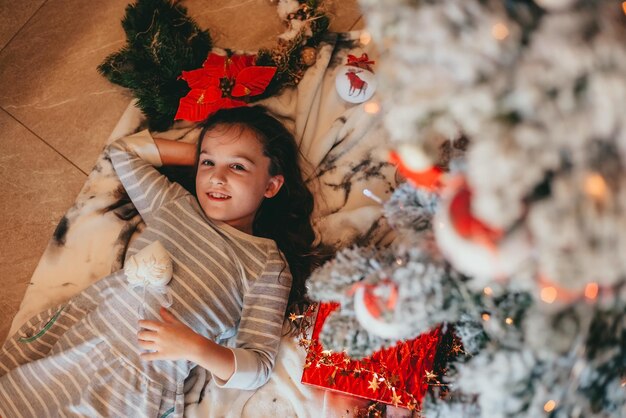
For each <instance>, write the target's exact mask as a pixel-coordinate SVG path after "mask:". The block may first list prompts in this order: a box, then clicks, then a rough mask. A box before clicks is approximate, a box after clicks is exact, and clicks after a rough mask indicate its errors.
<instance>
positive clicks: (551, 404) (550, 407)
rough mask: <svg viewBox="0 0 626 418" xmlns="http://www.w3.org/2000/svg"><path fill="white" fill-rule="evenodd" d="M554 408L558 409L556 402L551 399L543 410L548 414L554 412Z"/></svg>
mask: <svg viewBox="0 0 626 418" xmlns="http://www.w3.org/2000/svg"><path fill="white" fill-rule="evenodd" d="M554 408H556V402H554V401H553V400H552V399H550V400H549V401H548V402H546V403H545V404H544V405H543V410H544V411H546V412H552V411H554Z"/></svg>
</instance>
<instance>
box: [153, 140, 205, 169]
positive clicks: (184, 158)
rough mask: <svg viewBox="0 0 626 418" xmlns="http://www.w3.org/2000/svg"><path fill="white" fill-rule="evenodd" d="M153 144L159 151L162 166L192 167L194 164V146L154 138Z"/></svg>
mask: <svg viewBox="0 0 626 418" xmlns="http://www.w3.org/2000/svg"><path fill="white" fill-rule="evenodd" d="M154 143H155V144H156V146H157V148H158V149H159V154H160V155H161V161H162V162H163V165H194V164H195V162H196V145H195V144H188V143H186V142H178V141H170V140H169V139H161V138H154Z"/></svg>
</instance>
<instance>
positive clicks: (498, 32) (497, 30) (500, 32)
mask: <svg viewBox="0 0 626 418" xmlns="http://www.w3.org/2000/svg"><path fill="white" fill-rule="evenodd" d="M491 35H492V36H493V37H494V38H496V39H497V40H498V41H503V40H504V39H506V38H507V36H509V28H507V27H506V25H505V24H504V23H496V24H495V25H493V26H492V28H491Z"/></svg>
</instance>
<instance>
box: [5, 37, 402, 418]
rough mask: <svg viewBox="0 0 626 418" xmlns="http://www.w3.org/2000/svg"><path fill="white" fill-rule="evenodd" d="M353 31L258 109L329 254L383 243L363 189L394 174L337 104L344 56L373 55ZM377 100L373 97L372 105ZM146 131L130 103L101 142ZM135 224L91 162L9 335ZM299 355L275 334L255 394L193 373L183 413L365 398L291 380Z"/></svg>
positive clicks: (114, 256)
mask: <svg viewBox="0 0 626 418" xmlns="http://www.w3.org/2000/svg"><path fill="white" fill-rule="evenodd" d="M358 39H359V33H358V32H350V33H344V34H329V36H328V38H327V39H326V40H325V41H324V42H323V43H322V44H321V47H320V50H319V53H318V57H317V61H316V63H315V65H314V66H312V67H311V68H309V69H308V71H307V72H306V74H305V76H304V78H303V79H302V81H301V82H300V84H299V85H298V87H297V88H295V89H290V90H287V91H284V92H283V93H282V94H281V95H279V96H277V97H273V98H270V99H267V100H265V101H264V102H263V103H262V104H263V105H265V106H266V107H268V108H269V109H270V111H271V112H272V113H274V114H275V115H276V116H277V117H279V118H280V119H281V120H283V121H284V123H285V124H286V125H287V127H288V128H290V129H291V130H292V132H293V133H294V134H295V137H296V139H297V140H298V141H299V145H300V150H301V152H302V155H303V157H304V160H306V161H304V160H303V162H302V164H303V167H304V169H305V172H306V173H307V176H308V178H309V185H310V187H311V189H312V190H313V192H314V195H315V198H316V208H315V213H314V216H315V223H316V231H317V233H318V235H319V238H320V239H321V241H322V242H324V243H327V244H331V245H333V246H335V247H337V248H340V247H343V246H346V245H350V244H352V243H355V242H359V243H360V244H366V243H377V242H381V241H386V240H387V239H388V238H389V235H388V234H389V231H388V228H387V226H386V224H385V222H384V220H383V218H382V217H381V215H382V208H381V206H380V205H379V204H377V203H375V202H374V201H372V200H370V199H369V198H367V197H365V196H364V195H363V193H362V191H363V190H364V189H365V188H367V189H369V190H371V191H372V192H373V193H375V194H376V195H378V196H379V197H380V198H382V199H386V197H387V196H388V195H389V194H390V193H391V192H392V191H393V189H394V188H395V186H396V184H395V177H394V173H395V168H394V167H392V166H391V165H390V164H388V163H387V162H386V154H385V142H386V141H385V136H386V134H385V131H384V129H383V128H382V124H381V122H380V119H381V118H380V115H379V114H374V115H372V114H368V113H366V112H365V111H364V106H363V105H362V104H361V105H353V104H349V103H347V102H344V101H342V100H341V99H340V98H339V96H338V95H337V92H336V90H335V76H336V73H337V71H338V70H339V67H340V66H341V65H342V64H344V63H345V62H346V58H347V55H348V54H353V55H357V56H360V55H361V53H362V52H367V53H368V54H369V55H370V57H375V56H376V54H375V51H372V50H370V49H369V48H368V47H365V46H363V45H360V44H359V41H358ZM375 99H376V97H374V100H375ZM144 126H145V120H144V118H143V115H142V114H141V112H140V111H139V110H138V109H137V108H136V107H135V106H134V104H133V103H132V102H131V104H130V105H129V106H128V108H127V110H126V112H125V113H124V115H123V116H122V118H121V120H120V121H119V123H118V125H117V126H116V128H115V129H114V131H113V133H112V134H111V135H110V137H109V138H108V140H107V143H109V142H112V141H113V140H115V139H117V138H120V137H122V136H125V135H129V134H132V133H134V132H136V131H138V130H140V129H143V128H144ZM155 136H158V137H162V138H168V139H172V140H179V141H185V142H195V141H196V140H197V136H198V129H196V128H195V127H194V126H192V125H176V126H175V128H174V129H171V130H169V131H167V132H162V133H156V134H155ZM142 229H143V222H142V220H141V217H140V216H139V215H138V213H137V212H136V210H135V209H134V207H133V206H132V204H131V203H130V201H129V199H128V197H127V196H126V194H125V192H124V188H123V187H122V186H121V183H120V182H119V180H118V179H117V177H116V175H115V173H114V171H113V169H112V167H111V163H110V161H108V160H107V158H106V156H105V155H104V154H102V155H100V157H99V159H98V161H97V163H96V165H95V167H94V169H93V171H92V172H91V173H90V175H89V177H88V179H87V182H86V183H85V185H84V187H83V188H82V190H81V191H80V193H79V195H78V197H77V198H76V201H75V203H74V205H73V206H72V207H71V208H70V209H69V210H68V212H67V213H66V214H65V216H64V217H63V218H62V219H61V221H60V223H59V225H58V227H57V228H56V231H55V233H54V235H53V237H52V239H51V240H50V242H49V244H48V247H47V249H46V250H45V252H44V254H43V256H42V258H41V260H40V262H39V264H38V266H37V268H36V270H35V272H34V274H33V277H32V280H31V285H30V286H29V288H28V290H27V292H26V295H25V297H24V300H23V302H22V304H21V307H20V310H19V312H18V314H17V315H16V317H15V318H14V320H13V324H12V329H11V334H12V333H13V332H15V330H16V329H17V328H18V327H19V326H20V325H21V324H22V323H24V322H25V321H27V320H28V319H29V318H30V317H32V316H33V315H35V314H37V313H38V312H40V311H42V310H44V309H46V308H48V307H50V306H53V305H56V304H59V303H61V302H64V301H66V300H67V299H68V298H70V297H71V296H73V295H74V294H76V293H78V292H79V291H81V290H82V289H84V288H85V287H87V286H88V285H90V284H91V283H93V282H94V281H96V280H98V279H99V278H101V277H104V276H105V275H107V274H109V273H111V272H112V271H115V270H118V269H119V268H121V267H122V262H123V259H124V254H125V251H126V248H127V247H128V244H129V242H131V240H133V239H135V237H136V236H137V235H138V234H140V233H141V231H142ZM304 357H305V352H304V349H302V348H301V347H298V345H297V342H296V341H295V340H294V339H293V338H291V337H284V338H283V341H282V345H281V349H280V352H279V355H278V358H277V362H276V367H275V370H274V373H273V375H272V378H271V379H270V381H269V382H268V383H267V384H266V385H265V386H263V387H262V388H260V389H258V390H257V391H254V392H250V391H238V390H232V389H231V390H229V389H220V388H217V387H216V386H215V385H213V384H212V383H211V382H210V381H207V374H206V372H205V371H204V370H202V369H200V368H196V369H195V373H194V374H192V376H190V377H189V378H188V379H187V385H186V408H185V414H186V416H189V417H209V416H211V417H212V416H216V417H239V416H251V417H259V416H281V417H283V416H299V417H308V416H310V417H319V416H327V417H335V416H336V417H339V416H346V415H350V414H351V413H352V410H353V409H354V406H355V405H358V404H362V403H363V402H364V401H362V400H357V399H356V398H352V397H348V396H343V395H339V394H334V393H331V392H328V391H324V390H321V389H318V388H314V387H311V386H306V385H303V384H301V383H300V376H301V373H302V369H303V364H304Z"/></svg>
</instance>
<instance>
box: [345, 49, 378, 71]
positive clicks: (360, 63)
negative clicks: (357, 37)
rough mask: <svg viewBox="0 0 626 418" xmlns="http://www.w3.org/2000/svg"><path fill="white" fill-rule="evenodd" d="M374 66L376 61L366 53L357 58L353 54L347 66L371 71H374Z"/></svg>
mask: <svg viewBox="0 0 626 418" xmlns="http://www.w3.org/2000/svg"><path fill="white" fill-rule="evenodd" d="M374 64H376V61H371V60H370V59H369V57H368V56H367V54H366V53H365V52H364V53H363V54H361V56H360V57H357V56H356V55H352V54H349V55H348V64H347V65H353V66H355V67H359V68H365V69H367V70H369V71H372V68H371V67H370V65H374Z"/></svg>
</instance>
